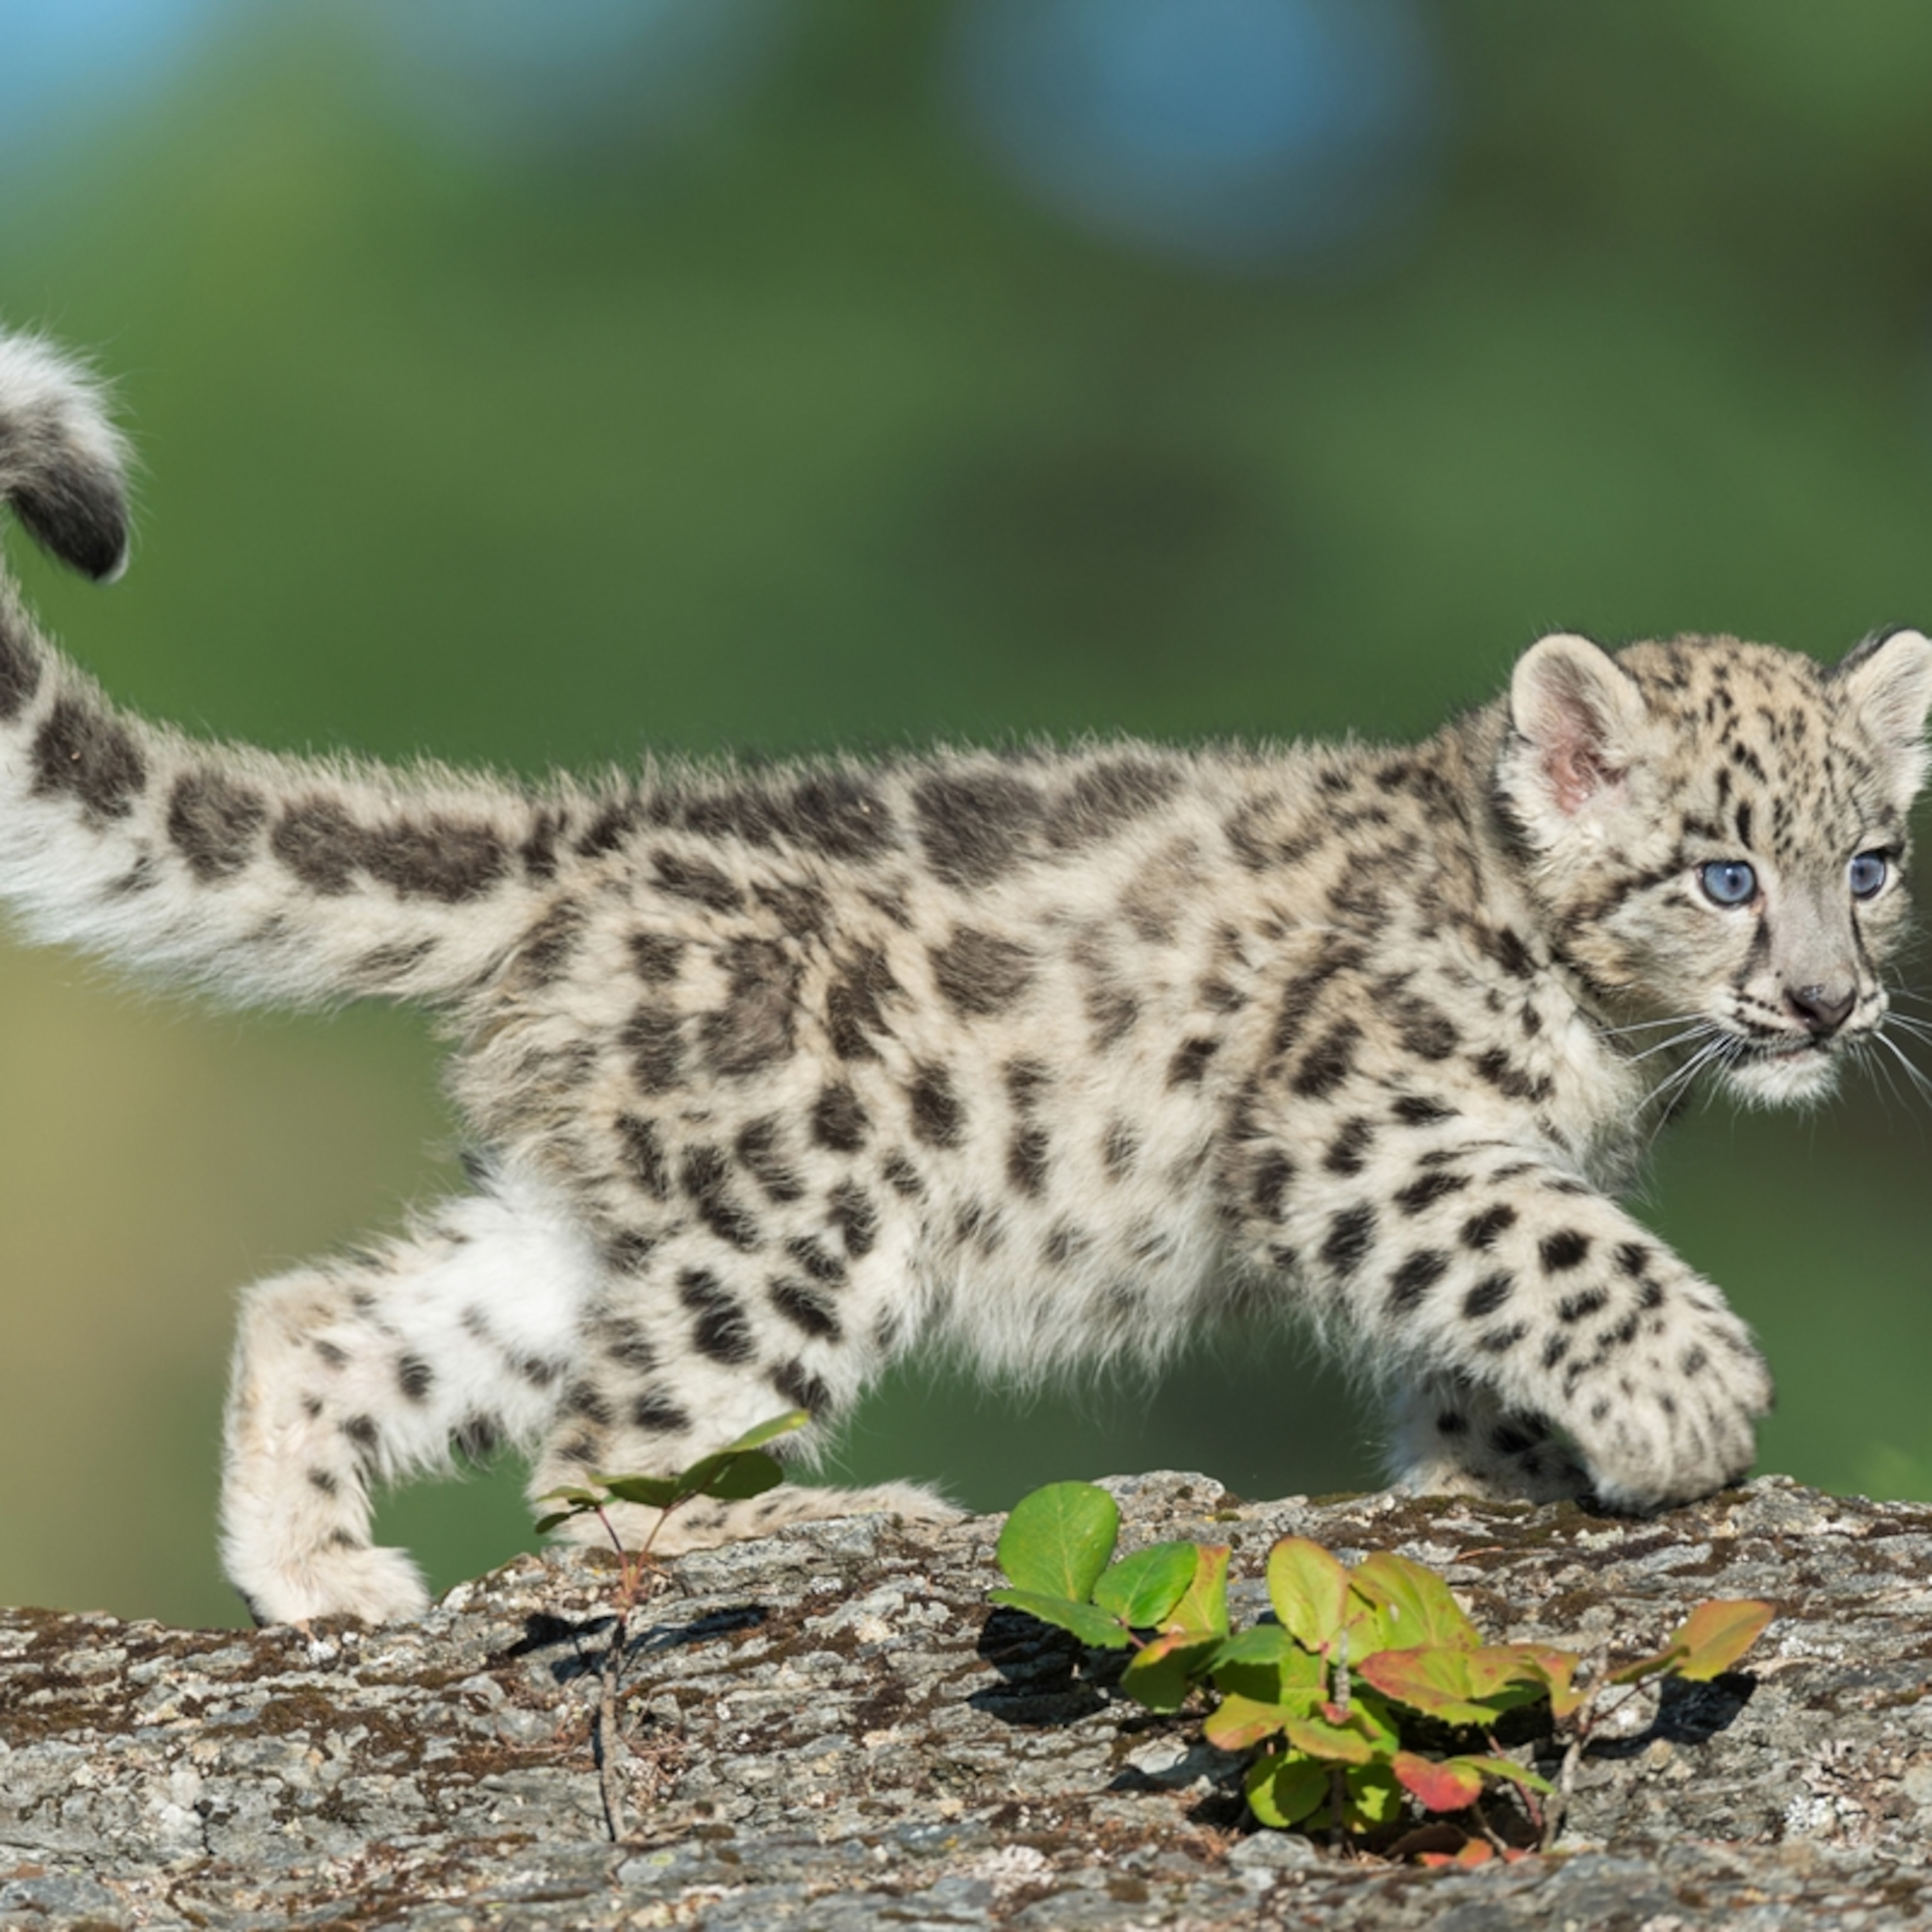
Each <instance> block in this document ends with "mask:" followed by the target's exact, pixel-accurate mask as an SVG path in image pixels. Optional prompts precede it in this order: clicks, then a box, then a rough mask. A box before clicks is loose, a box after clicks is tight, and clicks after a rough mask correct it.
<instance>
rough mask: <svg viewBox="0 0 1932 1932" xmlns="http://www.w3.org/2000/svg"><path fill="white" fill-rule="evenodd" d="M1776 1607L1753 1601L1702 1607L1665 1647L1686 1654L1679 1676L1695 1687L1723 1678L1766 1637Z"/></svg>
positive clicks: (1681, 1663)
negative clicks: (1759, 1640) (1767, 1626)
mask: <svg viewBox="0 0 1932 1932" xmlns="http://www.w3.org/2000/svg"><path fill="white" fill-rule="evenodd" d="M1777 1614H1778V1611H1777V1609H1776V1607H1775V1605H1772V1604H1763V1603H1760V1602H1758V1601H1756V1600H1755V1599H1754V1598H1734V1599H1730V1600H1728V1601H1727V1600H1723V1599H1720V1600H1718V1601H1713V1602H1711V1603H1706V1604H1699V1605H1698V1606H1697V1608H1696V1609H1695V1610H1693V1611H1692V1612H1691V1614H1690V1615H1689V1616H1688V1617H1686V1618H1685V1619H1684V1621H1683V1622H1682V1623H1681V1624H1679V1625H1678V1627H1677V1628H1676V1630H1675V1631H1673V1632H1672V1633H1671V1635H1670V1643H1669V1644H1668V1646H1667V1649H1670V1650H1672V1651H1679V1652H1682V1653H1683V1655H1682V1656H1680V1657H1679V1659H1678V1661H1677V1667H1676V1675H1677V1676H1679V1677H1683V1678H1688V1679H1689V1680H1690V1681H1691V1682H1692V1683H1694V1684H1705V1683H1708V1682H1709V1681H1710V1680H1711V1679H1712V1678H1713V1677H1721V1676H1723V1675H1724V1673H1725V1672H1726V1671H1727V1670H1730V1667H1731V1666H1732V1665H1733V1664H1735V1663H1736V1662H1737V1661H1738V1659H1739V1658H1741V1657H1742V1656H1743V1655H1744V1654H1745V1652H1746V1651H1748V1649H1750V1648H1751V1646H1752V1645H1753V1644H1754V1643H1757V1640H1758V1639H1759V1638H1760V1637H1762V1636H1763V1634H1764V1629H1765V1626H1766V1625H1767V1624H1768V1623H1769V1622H1771V1620H1772V1618H1773V1617H1775V1616H1776V1615H1777Z"/></svg>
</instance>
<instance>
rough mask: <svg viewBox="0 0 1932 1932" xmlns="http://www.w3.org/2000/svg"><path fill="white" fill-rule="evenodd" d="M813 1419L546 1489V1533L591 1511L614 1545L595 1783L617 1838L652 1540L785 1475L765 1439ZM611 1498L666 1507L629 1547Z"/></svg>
mask: <svg viewBox="0 0 1932 1932" xmlns="http://www.w3.org/2000/svg"><path fill="white" fill-rule="evenodd" d="M809 1421H811V1417H810V1416H808V1415H807V1414H806V1413H805V1411H804V1410H803V1409H787V1410H786V1411H785V1412H784V1415H775V1416H773V1417H772V1419H771V1420H770V1421H769V1422H761V1423H760V1424H758V1426H757V1427H756V1428H755V1429H748V1430H745V1433H744V1434H743V1435H742V1436H739V1438H738V1439H737V1440H736V1442H730V1443H727V1444H726V1445H725V1446H724V1448H722V1449H718V1450H715V1451H713V1452H712V1454H710V1455H709V1456H700V1457H699V1458H698V1459H697V1461H696V1462H694V1463H692V1464H691V1466H690V1467H689V1468H688V1469H680V1470H679V1472H677V1473H676V1475H671V1476H592V1478H590V1483H591V1487H588V1488H577V1487H569V1486H566V1487H564V1488H562V1489H556V1490H546V1491H545V1492H544V1494H543V1495H541V1496H539V1497H538V1498H537V1501H538V1502H544V1503H556V1504H559V1505H561V1507H560V1508H556V1509H553V1510H552V1511H550V1513H549V1514H548V1515H547V1516H541V1517H538V1519H537V1531H538V1535H547V1534H548V1533H549V1532H550V1531H551V1530H553V1529H556V1527H557V1526H559V1524H561V1523H568V1522H570V1521H571V1520H572V1519H573V1518H574V1517H580V1516H594V1517H595V1518H596V1519H597V1520H598V1522H599V1523H601V1524H602V1525H603V1526H604V1535H607V1537H609V1538H610V1547H611V1548H612V1549H613V1550H615V1551H616V1553H617V1565H618V1572H617V1595H616V1603H615V1605H614V1616H613V1619H612V1623H611V1628H610V1643H609V1644H608V1645H607V1646H606V1648H605V1650H604V1664H603V1667H602V1670H601V1672H600V1673H599V1682H598V1708H597V1721H596V1738H597V1771H598V1789H599V1790H600V1792H601V1794H602V1796H603V1800H604V1826H605V1828H606V1829H607V1830H608V1831H609V1832H610V1838H611V1841H612V1843H616V1842H617V1841H619V1840H621V1839H622V1837H623V1835H624V1805H623V1793H622V1784H621V1781H620V1780H619V1776H618V1772H617V1767H618V1766H619V1763H621V1762H622V1759H623V1757H624V1744H623V1738H622V1734H621V1733H620V1732H619V1729H618V1725H617V1691H618V1681H619V1677H620V1676H621V1675H622V1671H623V1667H624V1652H625V1646H627V1645H628V1643H629V1642H630V1635H631V1612H632V1611H633V1610H635V1609H636V1608H637V1599H638V1598H639V1597H640V1595H642V1594H643V1587H644V1579H645V1577H646V1575H647V1574H649V1572H650V1571H651V1570H652V1567H653V1566H654V1565H655V1562H656V1559H655V1557H654V1556H652V1544H655V1542H656V1541H657V1539H658V1532H659V1531H660V1530H661V1529H663V1528H664V1525H665V1523H667V1522H668V1521H669V1520H670V1517H671V1515H672V1513H673V1511H676V1510H680V1509H682V1508H683V1507H684V1506H685V1504H687V1503H690V1502H696V1501H697V1499H698V1498H699V1497H700V1496H712V1497H715V1498H716V1499H718V1500H719V1501H721V1502H743V1501H744V1500H745V1499H746V1498H747V1497H750V1496H763V1494H764V1493H765V1492H766V1490H770V1489H775V1488H776V1487H778V1484H780V1483H781V1482H783V1481H784V1469H783V1468H782V1466H781V1465H780V1463H778V1459H777V1457H774V1456H768V1455H766V1454H765V1448H764V1445H766V1443H767V1442H774V1441H775V1440H776V1439H777V1438H778V1437H779V1436H789V1435H790V1434H791V1433H792V1432H793V1430H798V1429H802V1428H803V1427H805V1424H807V1423H808V1422H809ZM613 1503H640V1504H642V1505H643V1506H644V1507H645V1508H646V1509H655V1510H658V1511H661V1512H662V1514H661V1515H660V1516H659V1517H658V1520H657V1521H656V1522H655V1523H653V1524H652V1526H651V1530H650V1534H649V1535H648V1536H646V1538H644V1540H643V1542H642V1543H640V1544H638V1545H637V1547H636V1548H635V1549H633V1550H627V1549H626V1548H625V1547H624V1540H623V1538H622V1537H620V1536H619V1535H618V1534H617V1529H616V1525H615V1524H614V1523H612V1522H611V1520H610V1505H612V1504H613Z"/></svg>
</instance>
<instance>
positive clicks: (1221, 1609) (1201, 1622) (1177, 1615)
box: [1166, 1543, 1229, 1637]
mask: <svg viewBox="0 0 1932 1932" xmlns="http://www.w3.org/2000/svg"><path fill="white" fill-rule="evenodd" d="M1194 1556H1195V1561H1194V1575H1193V1580H1191V1581H1190V1583H1189V1584H1188V1586H1187V1589H1186V1590H1185V1591H1184V1592H1183V1593H1182V1595H1181V1601H1180V1602H1178V1604H1175V1607H1174V1608H1173V1609H1172V1610H1170V1611H1169V1613H1168V1615H1167V1619H1166V1622H1167V1624H1168V1625H1169V1628H1171V1629H1175V1630H1188V1631H1206V1632H1208V1634H1210V1635H1211V1636H1213V1637H1226V1635H1227V1634H1228V1556H1229V1545H1228V1544H1225V1543H1202V1544H1196V1547H1195V1553H1194Z"/></svg>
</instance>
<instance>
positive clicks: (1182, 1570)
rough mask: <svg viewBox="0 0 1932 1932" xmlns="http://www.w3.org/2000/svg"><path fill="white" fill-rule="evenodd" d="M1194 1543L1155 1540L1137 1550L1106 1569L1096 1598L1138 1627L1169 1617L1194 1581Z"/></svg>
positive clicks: (1149, 1626) (1095, 1599)
mask: <svg viewBox="0 0 1932 1932" xmlns="http://www.w3.org/2000/svg"><path fill="white" fill-rule="evenodd" d="M1195 1561H1196V1558H1195V1546H1194V1545H1193V1544H1191V1543H1157V1544H1154V1547H1153V1548H1151V1550H1136V1551H1135V1553H1133V1556H1124V1557H1122V1558H1121V1560H1120V1562H1118V1563H1116V1564H1115V1565H1113V1566H1112V1568H1110V1569H1109V1570H1108V1571H1106V1572H1105V1573H1104V1574H1103V1575H1102V1577H1101V1578H1100V1581H1099V1582H1098V1583H1096V1584H1095V1585H1094V1602H1095V1603H1097V1604H1099V1605H1100V1607H1101V1609H1102V1610H1111V1611H1112V1613H1113V1614H1114V1615H1115V1616H1117V1617H1118V1618H1119V1619H1120V1620H1121V1622H1123V1623H1124V1624H1127V1625H1131V1626H1132V1627H1133V1628H1134V1629H1136V1630H1151V1629H1153V1628H1154V1627H1155V1626H1156V1625H1158V1624H1161V1623H1163V1622H1166V1619H1167V1616H1168V1613H1169V1612H1170V1611H1171V1610H1172V1609H1173V1608H1174V1607H1175V1604H1178V1603H1179V1602H1180V1601H1181V1598H1182V1596H1183V1595H1184V1594H1185V1593H1186V1592H1187V1588H1188V1586H1190V1584H1191V1583H1193V1581H1194V1570H1195Z"/></svg>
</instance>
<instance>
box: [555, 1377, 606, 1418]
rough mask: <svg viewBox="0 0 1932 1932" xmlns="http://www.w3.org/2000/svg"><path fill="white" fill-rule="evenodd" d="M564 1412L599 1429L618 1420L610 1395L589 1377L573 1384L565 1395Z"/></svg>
mask: <svg viewBox="0 0 1932 1932" xmlns="http://www.w3.org/2000/svg"><path fill="white" fill-rule="evenodd" d="M563 1412H564V1414H565V1415H571V1416H574V1417H576V1418H577V1419H578V1421H582V1422H587V1423H589V1424H591V1426H592V1427H593V1428H597V1429H608V1428H609V1427H610V1425H611V1424H612V1423H613V1421H616V1411H615V1410H614V1409H612V1408H611V1406H610V1397H608V1396H607V1395H606V1394H604V1391H602V1390H601V1388H598V1386H597V1385H596V1384H595V1382H590V1381H589V1380H587V1379H580V1380H578V1381H577V1382H572V1383H571V1385H570V1387H569V1388H568V1391H566V1392H565V1395H564V1398H563Z"/></svg>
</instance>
